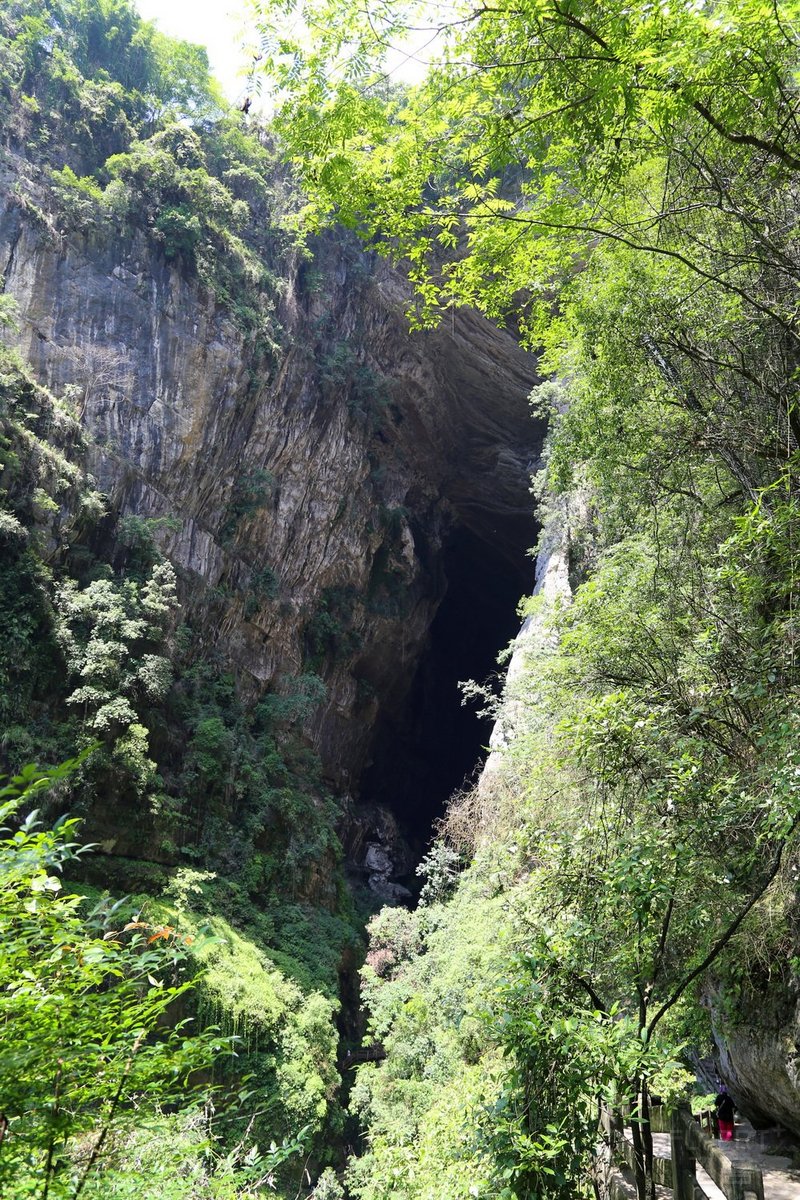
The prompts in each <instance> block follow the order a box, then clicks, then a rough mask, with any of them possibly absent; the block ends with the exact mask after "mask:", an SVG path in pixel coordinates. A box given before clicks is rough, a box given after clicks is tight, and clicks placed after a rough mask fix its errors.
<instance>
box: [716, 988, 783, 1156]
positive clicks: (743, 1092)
mask: <svg viewBox="0 0 800 1200" xmlns="http://www.w3.org/2000/svg"><path fill="white" fill-rule="evenodd" d="M705 1002H706V1004H708V1006H709V1007H710V1010H711V1013H712V1022H713V1028H714V1039H715V1042H716V1049H717V1061H718V1064H719V1071H720V1075H721V1077H722V1078H723V1079H724V1080H725V1082H726V1083H727V1084H728V1086H729V1087H730V1089H731V1093H732V1095H733V1096H734V1098H735V1100H736V1103H737V1105H738V1107H739V1108H740V1109H741V1110H742V1112H743V1113H744V1114H745V1116H747V1117H748V1118H749V1119H750V1120H751V1121H752V1122H753V1123H754V1124H755V1125H756V1126H758V1125H770V1124H773V1123H774V1122H778V1123H779V1124H781V1125H783V1126H784V1127H785V1128H786V1129H789V1130H791V1132H792V1133H795V1134H797V1135H799V1136H800V995H798V991H797V984H796V982H794V983H792V984H791V985H789V986H787V985H786V981H783V984H782V985H781V986H772V987H769V988H768V989H767V990H766V992H765V994H764V997H763V1003H760V1004H758V1005H757V1006H755V1005H753V1004H752V1003H751V1004H748V1005H747V1006H746V1007H745V1008H742V1006H741V1004H739V1005H737V1011H735V1012H734V1013H733V1019H731V1017H730V1015H727V1014H726V1011H725V1010H726V1008H727V1007H729V1006H730V1004H731V1002H732V1001H731V999H730V998H728V999H727V1001H726V999H725V997H724V996H722V995H720V993H719V992H718V991H717V990H715V989H713V988H709V989H707V993H706V996H705Z"/></svg>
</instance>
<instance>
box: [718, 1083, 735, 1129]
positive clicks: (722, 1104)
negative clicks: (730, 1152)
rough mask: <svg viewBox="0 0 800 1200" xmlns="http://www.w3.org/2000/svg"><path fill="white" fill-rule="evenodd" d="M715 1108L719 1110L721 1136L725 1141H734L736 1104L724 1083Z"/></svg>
mask: <svg viewBox="0 0 800 1200" xmlns="http://www.w3.org/2000/svg"><path fill="white" fill-rule="evenodd" d="M714 1108H715V1109H716V1110H717V1120H718V1121H719V1136H720V1138H721V1139H722V1141H723V1142H732V1141H733V1135H734V1132H735V1126H734V1123H733V1114H734V1113H735V1112H736V1105H735V1104H734V1103H733V1100H732V1099H731V1096H730V1093H729V1092H728V1089H727V1088H726V1087H725V1086H724V1085H723V1086H722V1087H721V1088H720V1091H719V1095H718V1096H717V1098H716V1100H715V1101H714Z"/></svg>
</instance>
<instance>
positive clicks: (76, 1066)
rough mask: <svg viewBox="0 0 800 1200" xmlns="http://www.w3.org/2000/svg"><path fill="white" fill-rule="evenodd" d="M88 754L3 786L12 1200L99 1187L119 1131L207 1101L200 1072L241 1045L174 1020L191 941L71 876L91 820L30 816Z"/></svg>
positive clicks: (4, 1000)
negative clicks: (79, 890)
mask: <svg viewBox="0 0 800 1200" xmlns="http://www.w3.org/2000/svg"><path fill="white" fill-rule="evenodd" d="M75 765H76V764H75V763H67V764H65V765H64V766H63V767H61V768H58V769H56V770H53V771H49V772H37V771H36V770H35V769H34V768H27V769H26V770H25V771H24V772H23V773H22V774H20V775H19V776H16V777H15V778H14V779H12V780H11V782H10V783H8V784H7V785H6V786H5V787H3V788H1V789H0V821H2V822H3V824H4V828H3V831H2V832H3V840H2V843H1V844H0V926H1V927H2V941H3V956H2V962H0V1017H2V1020H1V1021H0V1025H1V1026H2V1029H3V1030H4V1034H3V1037H2V1043H3V1045H2V1053H1V1054H0V1094H1V1095H2V1098H3V1135H4V1137H3V1148H2V1149H3V1153H2V1155H1V1156H0V1185H2V1191H3V1195H4V1196H7V1197H9V1200H12V1198H15V1197H20V1198H21V1197H23V1196H29V1195H31V1194H33V1192H34V1191H35V1190H38V1189H39V1188H41V1194H44V1195H49V1196H51V1197H53V1200H56V1198H57V1197H64V1198H65V1200H66V1198H67V1197H70V1198H71V1197H77V1196H79V1195H81V1194H84V1195H91V1194H92V1192H93V1191H94V1192H95V1193H96V1181H97V1179H98V1176H100V1175H102V1173H103V1171H104V1170H105V1167H106V1164H107V1162H108V1161H109V1153H110V1152H111V1151H112V1149H113V1146H114V1144H115V1142H116V1141H118V1140H119V1139H120V1138H124V1137H126V1136H130V1135H131V1133H132V1131H134V1130H136V1129H138V1128H140V1127H141V1126H142V1124H143V1123H146V1122H147V1121H148V1120H151V1119H153V1118H154V1117H157V1116H158V1114H159V1113H160V1111H161V1108H162V1106H164V1105H177V1106H184V1107H185V1106H187V1104H189V1105H191V1104H197V1103H202V1102H203V1100H204V1098H205V1097H206V1096H207V1095H208V1094H209V1093H208V1088H206V1087H204V1086H200V1085H199V1084H196V1083H193V1082H192V1080H193V1079H194V1080H196V1079H198V1078H199V1075H198V1072H207V1071H208V1070H209V1068H211V1067H212V1066H213V1064H214V1063H215V1062H216V1061H222V1060H223V1058H224V1057H226V1056H230V1055H231V1053H232V1050H233V1046H232V1043H231V1040H230V1039H229V1038H225V1037H222V1036H220V1035H219V1034H218V1032H217V1031H216V1030H214V1029H209V1030H206V1031H203V1030H200V1031H199V1032H195V1031H192V1030H191V1029H190V1028H189V1025H188V1022H186V1021H181V1022H179V1023H178V1024H173V1023H169V1020H168V1019H169V1016H170V1014H172V1013H174V1012H175V1011H176V1008H179V1007H180V1005H181V1003H182V1002H183V1001H184V999H185V997H186V996H187V994H188V993H189V991H190V988H191V984H190V983H189V981H188V980H187V978H186V966H187V958H188V948H187V942H186V939H185V938H184V937H183V936H181V935H178V934H177V933H176V931H175V930H174V929H173V928H171V927H168V926H162V925H151V924H149V923H147V922H145V921H143V920H141V919H132V920H130V921H127V922H125V923H124V924H123V923H122V921H121V919H120V913H119V910H118V908H117V909H114V908H113V907H112V908H108V907H107V906H105V905H100V906H97V907H95V908H94V909H93V910H90V911H87V906H86V904H85V902H84V900H83V898H82V897H80V896H77V895H70V894H67V893H65V890H64V888H63V885H62V882H61V878H60V875H61V872H62V870H63V869H64V868H65V867H67V866H68V865H69V864H70V863H71V862H74V860H75V859H76V858H77V857H78V856H79V854H80V853H81V851H80V847H79V846H78V844H77V843H76V842H75V841H74V840H73V839H74V836H75V833H76V824H77V823H76V822H75V821H70V820H62V821H60V822H59V823H57V824H56V825H55V826H54V827H53V828H51V829H48V828H45V827H42V826H40V825H39V824H38V822H37V819H36V818H37V813H36V810H35V809H34V810H33V811H29V812H28V814H27V816H26V817H25V818H24V819H23V816H22V813H23V811H24V810H25V809H30V805H31V804H32V803H34V802H35V800H36V798H37V797H38V796H40V795H41V793H42V792H43V791H44V790H45V789H47V788H48V787H50V786H52V785H53V784H54V783H56V782H58V781H59V780H61V779H63V778H64V776H65V775H67V774H69V773H70V772H71V771H72V770H74V768H75ZM6 823H8V824H6ZM210 1145H211V1141H209V1146H210ZM112 1157H113V1155H112ZM98 1186H99V1185H98ZM101 1191H102V1188H101ZM96 1194H97V1193H96Z"/></svg>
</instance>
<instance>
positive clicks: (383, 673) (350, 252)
mask: <svg viewBox="0 0 800 1200" xmlns="http://www.w3.org/2000/svg"><path fill="white" fill-rule="evenodd" d="M18 165H19V164H15V162H14V160H13V159H11V158H9V159H7V160H6V161H5V163H4V164H3V165H2V169H1V170H2V173H1V174H0V184H1V185H2V187H1V189H0V190H1V194H0V271H2V274H3V279H4V286H5V289H6V290H7V291H8V292H10V293H12V294H13V295H14V296H15V297H16V298H17V300H18V302H19V304H20V310H21V317H22V323H21V330H20V333H19V335H18V343H19V346H20V349H21V350H22V351H23V352H24V354H25V356H26V357H27V358H28V359H29V360H30V362H31V363H32V365H33V366H34V368H35V370H36V371H37V373H38V375H39V376H40V378H41V379H42V380H43V381H44V382H45V383H47V384H48V385H49V386H50V387H52V388H53V389H54V390H55V391H56V392H58V393H64V392H65V390H68V389H72V395H73V397H74V399H75V402H76V405H77V407H78V409H79V411H80V413H81V418H82V420H83V422H84V424H85V426H86V428H87V430H88V431H89V433H90V435H91V438H92V440H93V449H92V451H91V468H92V470H93V473H94V474H95V476H96V478H97V480H98V483H99V486H100V487H101V489H102V490H103V491H104V492H106V493H107V495H108V496H109V497H110V504H111V511H112V514H127V513H133V514H136V515H138V516H140V517H148V518H157V517H168V518H170V521H169V523H168V524H163V525H162V526H161V527H160V529H159V532H158V537H159V540H160V541H161V543H162V545H163V548H164V549H165V550H166V551H167V553H168V554H169V556H170V558H171V559H172V560H173V562H174V563H175V565H176V566H177V567H178V568H179V569H180V571H181V593H182V595H181V598H182V601H183V605H184V612H185V614H186V615H188V616H189V617H190V618H191V619H192V621H193V623H194V624H195V626H196V627H197V626H199V627H200V629H201V630H202V639H203V642H204V645H205V648H206V649H208V650H211V649H212V648H214V649H216V650H217V651H219V652H220V653H221V654H222V655H223V657H224V658H225V659H227V660H228V661H230V663H231V664H232V666H233V667H234V669H235V671H236V673H237V677H238V679H239V684H240V687H241V688H242V689H243V691H244V692H245V693H246V694H247V693H249V694H252V695H253V696H256V695H258V694H260V693H261V692H262V691H263V690H264V689H265V688H268V687H269V688H272V689H275V688H278V689H280V687H281V681H282V679H284V678H285V677H289V676H294V675H297V674H298V673H301V672H303V671H309V670H313V671H315V672H316V673H319V674H321V675H322V676H323V677H324V679H325V681H326V683H327V686H328V698H327V701H326V703H325V705H324V706H323V707H322V709H321V710H320V711H319V712H318V714H317V716H316V717H315V718H314V721H313V725H312V727H311V728H310V729H309V736H310V737H311V738H312V739H313V741H314V743H315V745H316V747H317V749H318V750H319V752H320V753H321V755H322V758H323V761H324V763H325V768H326V771H327V774H328V777H329V779H330V780H331V782H333V784H334V785H335V786H337V787H338V788H340V789H342V790H344V789H347V788H348V787H350V788H354V787H356V786H357V782H358V778H359V775H360V772H361V770H362V767H363V765H364V763H365V762H366V761H367V759H368V756H369V751H370V742H371V738H372V731H373V728H374V725H375V721H376V718H377V716H378V714H379V713H385V712H391V711H395V710H398V709H399V708H400V707H402V704H403V701H404V698H405V697H406V695H407V693H408V689H409V687H410V682H411V680H412V678H413V674H414V671H415V669H416V665H417V663H418V661H419V659H420V656H421V655H422V653H423V651H424V648H425V646H426V639H427V637H428V633H429V629H430V626H431V622H432V620H433V618H434V615H435V613H436V611H437V608H438V606H439V604H440V602H441V600H442V597H443V595H444V594H445V591H446V589H447V582H448V581H447V577H446V574H445V571H444V570H443V567H442V550H443V547H444V546H445V545H446V544H447V541H448V538H449V537H451V535H452V534H453V531H454V530H457V529H466V530H469V531H470V533H471V534H472V535H474V536H475V537H476V538H477V539H478V541H479V542H481V543H484V544H487V545H491V547H492V549H493V552H494V553H496V554H500V555H502V556H503V558H504V560H505V561H506V562H507V563H508V569H509V570H510V571H512V572H514V571H516V572H518V574H519V579H520V589H519V590H520V593H521V592H522V590H523V589H524V584H525V570H526V565H525V559H524V557H523V551H524V548H525V547H526V546H528V545H530V543H531V541H532V534H533V529H532V519H531V516H530V511H531V501H530V497H529V494H528V478H529V470H530V465H531V462H532V461H533V460H535V459H536V458H537V457H538V455H539V452H540V449H541V441H542V436H543V429H542V427H541V426H538V425H536V424H535V423H533V422H532V421H531V419H530V417H529V413H528V407H527V394H528V392H529V390H530V388H531V386H532V384H533V383H534V382H535V379H536V373H535V362H534V361H533V360H532V358H531V357H530V356H529V355H527V354H525V353H524V352H523V351H521V350H520V349H519V347H518V346H517V344H516V343H515V341H514V339H513V337H512V336H511V335H510V334H507V333H504V332H502V331H500V330H498V329H496V328H495V327H493V326H492V325H490V324H489V323H488V322H487V321H485V320H483V319H482V318H481V317H480V316H479V315H477V314H476V313H473V312H468V311H466V312H459V313H455V314H454V315H453V317H452V319H451V320H448V321H447V322H446V324H445V325H443V326H442V327H441V328H439V329H437V330H436V331H433V332H416V333H409V332H408V325H407V320H406V316H405V310H406V306H407V303H408V300H409V295H410V290H409V287H408V285H407V283H406V281H405V280H404V279H403V277H402V276H401V275H400V274H399V273H397V272H396V271H394V270H392V269H391V268H390V267H388V266H387V265H385V264H384V263H382V262H380V261H377V260H374V259H373V258H372V257H370V256H369V255H366V254H364V253H363V252H362V251H361V250H359V249H358V248H357V247H356V246H354V245H353V244H351V243H350V242H349V241H348V240H347V239H346V238H345V237H344V236H338V235H337V236H333V235H331V236H329V237H327V238H325V239H323V240H322V241H321V242H320V244H319V246H318V247H317V250H316V259H315V263H314V270H313V273H312V272H311V270H310V269H309V267H308V264H307V263H304V262H303V261H302V260H300V259H299V258H297V259H291V260H290V259H287V261H286V262H285V264H284V266H285V271H284V275H285V280H284V285H283V287H282V290H281V293H280V294H279V295H276V298H275V301H276V305H277V311H278V315H279V318H280V321H281V324H282V326H283V329H284V335H283V339H282V342H283V344H282V348H281V350H280V351H279V353H277V354H276V356H275V358H274V359H273V360H272V361H267V359H266V358H265V357H264V356H263V355H262V356H261V357H259V356H258V355H257V354H256V353H255V351H254V350H253V349H252V347H251V346H249V345H248V343H247V341H246V339H245V337H244V336H243V334H242V333H241V332H240V330H239V329H238V328H237V326H236V325H235V324H234V322H233V319H232V318H231V315H230V314H229V312H228V311H227V310H226V309H225V308H223V307H221V306H220V305H218V304H217V302H216V301H215V299H214V297H213V296H212V295H210V294H209V293H208V292H207V291H206V290H205V289H204V288H203V287H202V286H201V285H200V284H199V282H198V281H197V280H196V279H192V278H190V277H187V276H186V275H185V274H182V273H181V272H180V271H179V270H177V269H176V268H174V267H170V266H168V265H167V264H166V262H165V261H164V259H163V257H162V255H161V254H160V252H159V250H158V248H157V247H155V246H154V245H153V244H151V243H150V242H148V241H147V240H146V238H145V237H144V235H143V234H137V233H131V234H129V235H126V236H125V237H122V236H119V235H110V236H109V237H108V238H106V239H103V238H99V237H98V236H97V234H95V235H93V236H92V237H89V236H82V235H80V234H77V233H74V232H64V231H63V230H60V229H59V228H58V225H57V222H56V223H52V222H51V223H50V224H49V225H48V223H47V222H43V221H42V220H41V219H37V218H36V216H35V215H32V214H31V212H30V206H24V205H22V204H21V203H20V202H19V201H18V200H17V198H16V197H15V196H14V194H13V186H14V177H15V170H16V169H17V167H18ZM343 364H344V367H343ZM265 573H266V575H267V577H268V578H269V580H270V586H269V587H267V588H264V587H261V588H259V586H258V581H259V580H263V579H264V578H265ZM331 597H335V604H334V602H333V600H332V599H331ZM326 606H327V611H328V613H329V614H333V616H332V619H333V620H334V621H335V622H337V623H338V624H339V626H340V627H342V628H343V630H344V631H345V632H346V634H347V636H346V637H345V638H342V639H341V645H339V646H338V648H337V647H336V646H335V647H334V649H333V650H330V649H327V650H325V651H324V652H322V653H318V654H317V655H316V658H315V657H314V655H313V654H312V653H311V652H310V650H309V626H310V625H311V626H312V628H313V621H314V618H315V616H317V615H318V614H319V613H320V611H321V610H325V609H326ZM334 609H335V611H334ZM312 640H313V639H312Z"/></svg>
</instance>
